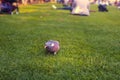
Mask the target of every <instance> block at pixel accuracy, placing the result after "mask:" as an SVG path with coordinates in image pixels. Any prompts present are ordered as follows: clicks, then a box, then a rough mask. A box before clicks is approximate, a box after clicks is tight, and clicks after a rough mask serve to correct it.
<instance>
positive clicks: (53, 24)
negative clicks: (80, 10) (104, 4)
mask: <svg viewBox="0 0 120 80" xmlns="http://www.w3.org/2000/svg"><path fill="white" fill-rule="evenodd" d="M57 6H59V7H61V5H57ZM108 9H109V12H108V13H107V12H105V13H102V12H98V11H97V6H95V5H91V10H96V12H91V15H90V16H88V17H85V16H84V17H83V16H74V15H70V12H69V11H65V10H53V9H52V8H51V4H41V5H28V6H20V14H19V15H0V80H119V79H120V11H119V10H117V9H116V8H115V7H113V6H109V7H108ZM48 40H58V41H59V42H60V47H61V49H60V51H59V53H58V54H57V55H55V56H53V55H46V54H45V50H44V43H45V42H46V41H48Z"/></svg>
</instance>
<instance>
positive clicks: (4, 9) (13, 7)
mask: <svg viewBox="0 0 120 80" xmlns="http://www.w3.org/2000/svg"><path fill="white" fill-rule="evenodd" d="M0 4H1V7H0V13H7V14H13V13H16V14H18V13H19V8H18V3H17V1H15V0H1V3H0Z"/></svg>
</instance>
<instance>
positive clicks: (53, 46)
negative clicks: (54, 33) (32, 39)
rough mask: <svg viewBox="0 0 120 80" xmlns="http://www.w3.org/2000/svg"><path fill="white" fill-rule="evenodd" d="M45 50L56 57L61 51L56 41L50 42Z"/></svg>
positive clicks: (46, 44)
mask: <svg viewBox="0 0 120 80" xmlns="http://www.w3.org/2000/svg"><path fill="white" fill-rule="evenodd" d="M45 49H46V51H47V52H49V53H52V54H54V55H55V54H56V53H57V52H58V51H59V49H60V46H59V42H58V41H55V40H49V41H47V42H46V43H45Z"/></svg>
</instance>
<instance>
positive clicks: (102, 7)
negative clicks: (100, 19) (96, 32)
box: [98, 0, 108, 12]
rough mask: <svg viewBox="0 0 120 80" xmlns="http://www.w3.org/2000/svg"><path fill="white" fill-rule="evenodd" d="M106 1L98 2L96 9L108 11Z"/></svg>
mask: <svg viewBox="0 0 120 80" xmlns="http://www.w3.org/2000/svg"><path fill="white" fill-rule="evenodd" d="M107 6H108V2H107V1H106V0H102V1H100V2H99V3H98V11H100V12H108V9H107Z"/></svg>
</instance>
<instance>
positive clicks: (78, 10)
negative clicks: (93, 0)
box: [71, 0, 90, 16]
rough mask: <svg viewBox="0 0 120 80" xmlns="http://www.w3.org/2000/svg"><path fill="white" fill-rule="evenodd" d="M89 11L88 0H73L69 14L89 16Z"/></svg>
mask: <svg viewBox="0 0 120 80" xmlns="http://www.w3.org/2000/svg"><path fill="white" fill-rule="evenodd" d="M89 11H90V2H89V0H74V1H73V3H72V12H71V14H75V15H76V14H77V15H81V16H89V15H90V12H89Z"/></svg>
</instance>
